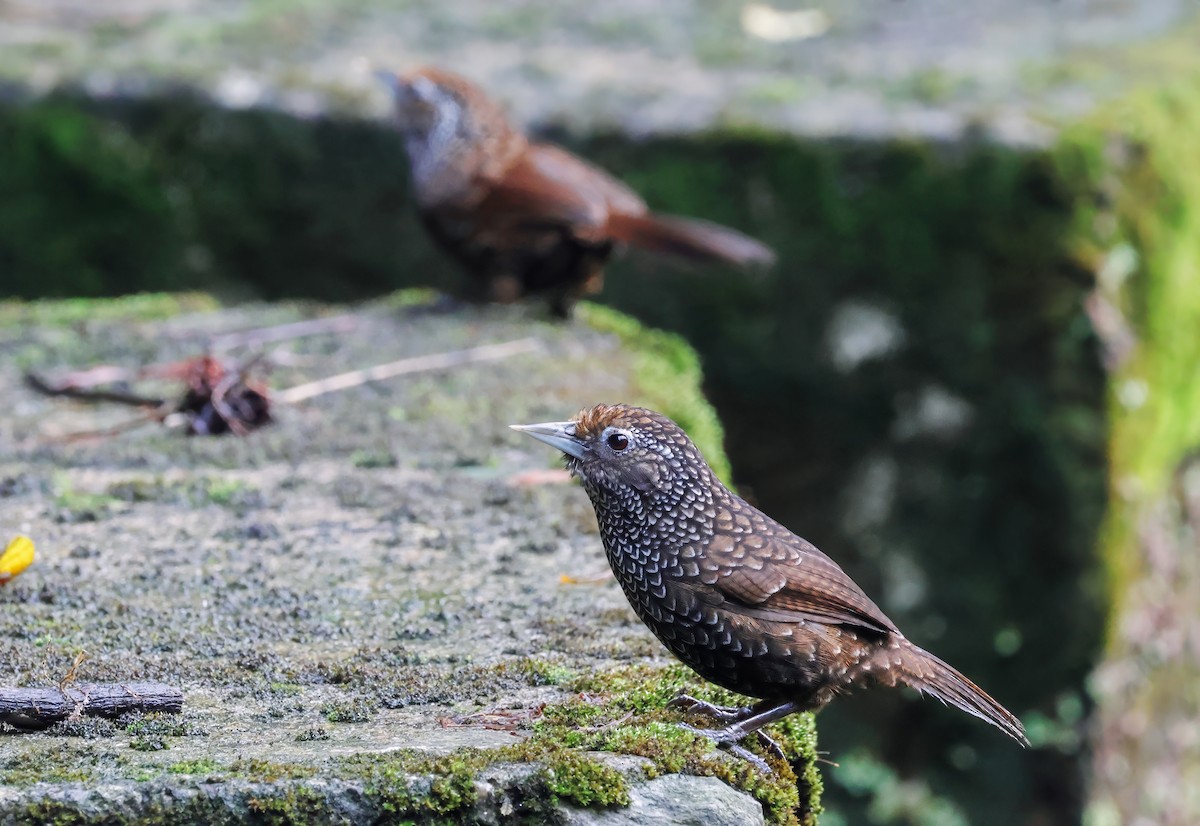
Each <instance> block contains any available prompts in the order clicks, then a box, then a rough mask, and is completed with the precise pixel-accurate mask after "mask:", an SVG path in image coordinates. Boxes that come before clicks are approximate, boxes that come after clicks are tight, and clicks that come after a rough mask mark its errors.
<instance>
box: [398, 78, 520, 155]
mask: <svg viewBox="0 0 1200 826" xmlns="http://www.w3.org/2000/svg"><path fill="white" fill-rule="evenodd" d="M375 76H376V77H377V78H378V79H379V80H381V81H383V82H384V83H385V84H386V85H387V87H388V89H389V91H391V93H392V105H393V112H394V115H395V122H396V125H397V127H398V128H399V130H400V132H401V133H402V134H403V135H404V138H405V144H406V146H407V148H408V151H409V154H410V156H411V155H413V153H414V150H415V151H417V152H421V151H433V152H438V151H444V150H445V149H447V148H449V147H453V146H454V145H455V144H459V143H466V142H470V141H471V140H472V139H473V138H476V137H483V136H486V135H487V134H488V133H489V132H494V131H496V130H498V129H505V130H506V129H507V128H508V124H507V121H506V119H505V117H504V113H503V112H502V111H501V109H500V107H499V106H497V105H496V104H495V103H494V102H492V101H491V100H489V99H488V97H487V95H486V94H484V92H483V90H482V89H480V88H479V87H478V86H476V85H475V84H474V83H472V82H471V81H469V80H467V79H466V78H465V77H462V76H460V75H456V74H454V73H453V72H448V71H446V70H445V69H438V68H436V67H433V66H424V67H422V68H420V69H415V70H414V71H412V72H409V73H408V74H405V75H397V74H395V73H393V72H389V71H378V72H376V73H375ZM415 161H416V158H415V157H414V162H415Z"/></svg>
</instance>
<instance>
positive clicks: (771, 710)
mask: <svg viewBox="0 0 1200 826" xmlns="http://www.w3.org/2000/svg"><path fill="white" fill-rule="evenodd" d="M803 710H804V706H803V705H802V704H801V703H798V702H796V701H795V700H784V701H783V702H773V701H769V700H768V701H763V702H761V703H759V704H758V705H756V706H755V707H754V708H753V709H751V710H750V714H749V715H748V716H744V717H742V719H740V720H738V721H737V722H735V723H731V724H730V725H728V726H726V727H725V728H721V729H698V728H695V727H693V726H689V725H684V726H683V727H684V728H685V729H687V730H688V731H691V732H693V733H695V734H700V735H703V736H704V737H707V738H708V739H709V740H712V741H713V742H714V743H716V745H717V748H721V749H724V750H725V751H727V752H729V753H730V754H733V755H735V756H737V757H740V758H742V759H743V760H746V761H748V762H750V763H753V764H754V765H755V766H756V767H757V768H759V769H761V770H762V771H764V772H766V773H767V774H770V772H771V769H770V767H769V766H768V765H767V762H766V761H765V760H763V759H762V758H761V757H759V756H758V755H756V754H754V753H753V752H751V751H749V750H748V749H746V747H745V746H743V745H741V742H742V740H744V739H745V738H746V737H748V736H749V735H751V734H753V735H755V736H756V737H757V738H758V742H759V744H760V745H761V746H762V747H763V748H765V749H767V750H768V751H769V752H771V754H773V755H775V756H776V757H778V758H779V759H780V760H785V759H787V758H786V757H785V756H784V754H783V749H781V748H780V747H779V744H778V743H776V742H775V741H774V740H772V739H771V738H770V737H768V736H767V734H766V733H765V732H763V731H761V729H762V727H763V726H765V725H768V724H770V723H774V722H775V721H776V720H782V719H783V718H784V717H787V716H788V715H789V714H795V713H796V712H797V711H803Z"/></svg>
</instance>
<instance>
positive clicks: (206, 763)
mask: <svg viewBox="0 0 1200 826" xmlns="http://www.w3.org/2000/svg"><path fill="white" fill-rule="evenodd" d="M219 768H220V764H219V763H217V761H216V760H213V759H212V758H211V757H198V758H196V759H194V760H180V761H179V762H178V763H172V764H171V765H169V766H167V771H168V772H170V773H171V774H202V775H209V774H214V773H215V772H216V771H217V770H218V769H219Z"/></svg>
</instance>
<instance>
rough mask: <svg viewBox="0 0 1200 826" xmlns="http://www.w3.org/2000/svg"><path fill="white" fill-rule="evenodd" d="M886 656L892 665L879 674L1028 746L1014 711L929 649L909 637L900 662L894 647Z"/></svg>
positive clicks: (902, 645) (900, 654) (903, 646)
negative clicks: (981, 721)
mask: <svg viewBox="0 0 1200 826" xmlns="http://www.w3.org/2000/svg"><path fill="white" fill-rule="evenodd" d="M884 656H886V657H887V658H888V660H889V665H890V668H889V669H887V670H886V671H880V670H876V673H877V674H879V673H889V674H890V675H893V676H894V678H895V680H896V682H898V683H902V684H904V685H907V686H909V687H910V688H915V689H916V690H917V691H920V692H923V693H925V694H932V695H933V696H934V697H937V698H938V699H939V700H941V701H942V702H943V703H946V704H948V705H952V706H954V707H955V708H958V709H962V710H963V711H965V712H966V713H967V714H971V715H974V716H975V717H978V718H979V719H980V720H984V721H986V722H988V723H991V724H992V725H993V726H995V727H996V728H998V729H1000V730H1001V731H1003V732H1004V733H1005V734H1007V735H1008V736H1009V737H1011V738H1012V739H1014V740H1016V741H1017V742H1018V743H1020V744H1021V745H1023V746H1028V745H1029V740H1028V738H1026V737H1025V727H1024V726H1022V725H1021V721H1020V720H1018V719H1017V718H1016V716H1015V715H1013V714H1012V712H1010V711H1009V710H1008V709H1006V708H1005V707H1004V706H1002V705H1000V704H999V703H998V702H996V701H995V700H993V699H992V698H991V697H990V696H988V694H987V692H985V691H984V690H983V689H982V688H980V687H979V686H977V685H975V683H973V682H971V681H970V680H968V679H967V678H966V677H964V676H963V675H962V674H960V673H959V672H958V671H957V670H956V669H954V668H952V667H951V666H949V665H947V664H946V663H944V662H942V661H941V660H940V659H938V658H937V657H935V656H933V655H932V654H930V653H929V652H928V651H925V650H924V649H922V648H918V647H917V646H915V645H913V644H912V643H910V642H909V641H908V640H902V641H901V642H900V648H899V659H900V661H899V663H898V664H897V662H896V656H897V651H896V650H895V649H892V650H889V651H887V652H886V654H885V655H884Z"/></svg>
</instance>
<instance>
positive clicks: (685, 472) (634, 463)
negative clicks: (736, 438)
mask: <svg viewBox="0 0 1200 826" xmlns="http://www.w3.org/2000/svg"><path fill="white" fill-rule="evenodd" d="M511 427H512V429H513V430H519V431H521V432H522V433H528V434H529V435H530V436H532V437H533V438H535V439H537V440H538V441H540V442H545V443H546V444H548V445H550V446H551V447H555V448H558V449H559V450H561V451H562V452H563V455H564V456H565V457H566V463H567V469H568V470H570V471H571V473H572V474H574V475H575V476H578V477H579V478H580V480H581V481H582V482H583V483H584V486H585V487H586V488H588V491H589V493H607V494H615V495H617V496H618V497H621V498H625V497H627V496H629V495H631V494H635V495H637V496H639V497H641V498H645V497H647V496H649V495H651V494H656V493H657V494H665V495H668V496H671V497H673V498H676V499H691V498H694V495H695V494H694V493H691V494H689V491H694V490H696V489H697V488H711V487H712V485H713V482H714V481H715V478H714V477H713V474H712V471H710V470H709V468H708V465H707V464H706V463H705V461H704V457H703V456H701V455H700V451H699V450H698V449H697V448H696V445H695V444H693V443H692V440H691V439H689V438H688V435H687V434H686V433H684V432H683V430H682V428H680V427H679V425H677V424H675V422H673V421H671V420H670V419H668V418H667V417H666V416H663V415H662V414H661V413H655V412H654V411H653V410H646V409H645V408H642V407H628V406H626V405H623V404H616V405H606V404H598V405H596V406H595V407H592V408H589V409H587V410H583V411H580V412H579V414H578V415H576V416H575V418H574V419H571V420H570V421H567V422H543V423H541V424H527V425H511Z"/></svg>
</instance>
